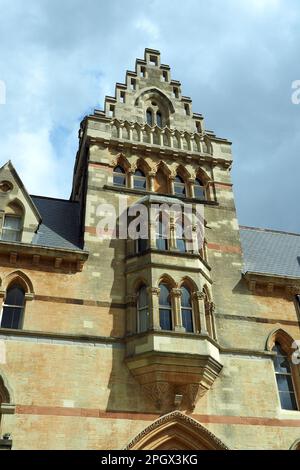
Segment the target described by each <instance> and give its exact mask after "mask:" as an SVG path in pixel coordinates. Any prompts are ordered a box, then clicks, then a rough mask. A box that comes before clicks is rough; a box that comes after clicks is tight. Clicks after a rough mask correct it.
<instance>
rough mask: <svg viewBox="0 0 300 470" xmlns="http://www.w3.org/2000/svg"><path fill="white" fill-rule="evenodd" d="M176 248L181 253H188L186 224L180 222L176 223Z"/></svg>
mask: <svg viewBox="0 0 300 470" xmlns="http://www.w3.org/2000/svg"><path fill="white" fill-rule="evenodd" d="M176 247H177V249H178V250H179V251H180V252H181V253H185V252H186V239H185V234H184V224H183V223H182V222H181V221H179V220H177V221H176Z"/></svg>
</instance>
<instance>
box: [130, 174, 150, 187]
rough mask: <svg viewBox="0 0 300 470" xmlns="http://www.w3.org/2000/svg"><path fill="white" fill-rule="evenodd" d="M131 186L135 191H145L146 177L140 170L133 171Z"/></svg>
mask: <svg viewBox="0 0 300 470" xmlns="http://www.w3.org/2000/svg"><path fill="white" fill-rule="evenodd" d="M133 186H134V188H135V189H146V187H147V184H146V176H145V174H144V172H143V171H142V170H138V169H137V170H135V172H134V175H133Z"/></svg>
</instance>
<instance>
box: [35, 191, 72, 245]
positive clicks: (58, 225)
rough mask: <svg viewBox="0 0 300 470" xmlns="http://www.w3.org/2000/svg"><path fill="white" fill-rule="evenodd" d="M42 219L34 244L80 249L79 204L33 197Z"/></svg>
mask: <svg viewBox="0 0 300 470" xmlns="http://www.w3.org/2000/svg"><path fill="white" fill-rule="evenodd" d="M31 198H32V200H33V202H34V204H35V206H36V207H37V209H38V211H39V212H40V214H41V217H42V223H41V225H40V226H39V229H38V232H37V233H36V234H35V236H34V239H33V241H32V243H33V244H36V245H42V246H49V247H55V248H69V249H73V250H74V249H80V248H81V246H80V225H79V203H78V202H73V201H68V200H63V199H53V198H49V197H42V196H31Z"/></svg>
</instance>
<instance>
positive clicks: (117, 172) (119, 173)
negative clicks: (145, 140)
mask: <svg viewBox="0 0 300 470" xmlns="http://www.w3.org/2000/svg"><path fill="white" fill-rule="evenodd" d="M113 183H114V185H115V186H123V187H124V186H126V173H125V170H124V168H122V167H121V166H120V165H118V166H116V167H115V168H114V171H113Z"/></svg>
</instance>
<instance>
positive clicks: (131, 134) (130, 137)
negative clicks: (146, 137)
mask: <svg viewBox="0 0 300 470" xmlns="http://www.w3.org/2000/svg"><path fill="white" fill-rule="evenodd" d="M133 129H134V125H131V126H130V127H129V140H132V137H133Z"/></svg>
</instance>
